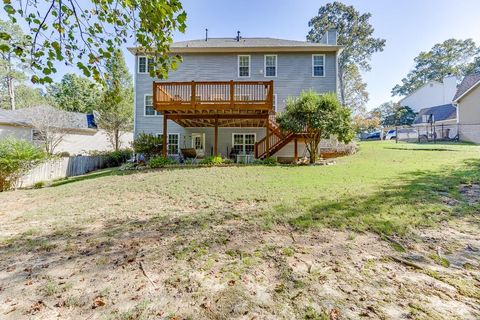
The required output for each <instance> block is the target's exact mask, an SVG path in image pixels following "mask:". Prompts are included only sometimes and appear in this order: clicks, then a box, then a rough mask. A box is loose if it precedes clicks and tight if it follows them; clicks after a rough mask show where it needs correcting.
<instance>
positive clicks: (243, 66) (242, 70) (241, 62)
mask: <svg viewBox="0 0 480 320" xmlns="http://www.w3.org/2000/svg"><path fill="white" fill-rule="evenodd" d="M238 76H239V77H250V56H238Z"/></svg>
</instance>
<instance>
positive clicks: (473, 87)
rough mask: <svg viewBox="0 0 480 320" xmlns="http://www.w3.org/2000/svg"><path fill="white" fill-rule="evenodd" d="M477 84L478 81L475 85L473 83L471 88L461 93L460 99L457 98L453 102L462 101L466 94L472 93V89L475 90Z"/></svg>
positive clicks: (479, 82) (478, 82)
mask: <svg viewBox="0 0 480 320" xmlns="http://www.w3.org/2000/svg"><path fill="white" fill-rule="evenodd" d="M479 84H480V80H479V81H477V82H476V83H474V84H473V86H471V87H470V88H469V89H468V90H467V91H465V92H464V93H462V95H461V96H460V97H458V98H457V99H455V100H454V102H459V101H460V99H462V98H463V97H464V96H465V95H466V94H467V93H469V92H470V91H472V90H473V89H475V88H476V87H477V86H478V85H479Z"/></svg>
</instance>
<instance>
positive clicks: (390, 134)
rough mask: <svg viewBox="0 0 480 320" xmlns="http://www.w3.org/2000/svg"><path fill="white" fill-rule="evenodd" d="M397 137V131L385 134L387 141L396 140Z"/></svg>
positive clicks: (389, 131)
mask: <svg viewBox="0 0 480 320" xmlns="http://www.w3.org/2000/svg"><path fill="white" fill-rule="evenodd" d="M396 137H397V131H396V130H388V132H387V133H386V134H385V140H394V139H395V138H396Z"/></svg>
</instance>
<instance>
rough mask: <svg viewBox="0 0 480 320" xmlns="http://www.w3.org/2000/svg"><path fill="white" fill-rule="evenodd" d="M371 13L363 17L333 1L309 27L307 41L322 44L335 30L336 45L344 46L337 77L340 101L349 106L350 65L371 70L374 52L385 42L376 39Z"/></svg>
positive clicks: (322, 9) (321, 8)
mask: <svg viewBox="0 0 480 320" xmlns="http://www.w3.org/2000/svg"><path fill="white" fill-rule="evenodd" d="M371 16H372V15H371V14H370V13H364V14H360V12H358V11H357V10H355V8H354V7H353V6H347V5H345V4H343V3H341V2H338V1H334V2H332V3H327V4H326V5H325V6H322V7H320V9H319V10H318V15H317V16H315V17H313V18H312V19H311V20H310V22H309V23H308V26H309V27H311V28H312V29H311V30H310V31H309V32H308V35H307V39H308V40H310V41H313V42H320V41H321V40H322V38H323V37H324V36H325V34H326V33H327V31H328V30H331V29H336V30H337V32H338V37H337V43H338V44H339V45H342V46H344V49H343V51H342V52H341V53H340V55H339V57H338V77H339V79H338V80H339V85H340V88H339V89H340V101H341V102H342V104H343V105H345V104H346V95H345V89H346V85H347V84H346V81H345V77H346V75H347V73H348V71H351V70H349V66H350V65H352V64H353V65H356V66H357V67H358V68H360V69H361V70H365V71H369V70H370V63H369V61H370V59H371V57H372V55H373V54H374V53H375V52H378V51H383V47H384V46H385V40H384V39H380V38H374V37H373V36H372V35H373V32H374V28H373V27H372V25H371V24H370V22H369V20H370V18H371Z"/></svg>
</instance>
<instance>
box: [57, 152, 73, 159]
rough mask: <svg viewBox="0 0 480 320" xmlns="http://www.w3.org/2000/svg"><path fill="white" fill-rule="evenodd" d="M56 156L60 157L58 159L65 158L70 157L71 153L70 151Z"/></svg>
mask: <svg viewBox="0 0 480 320" xmlns="http://www.w3.org/2000/svg"><path fill="white" fill-rule="evenodd" d="M56 156H58V157H63V158H66V157H70V152H68V151H62V152H58V153H57V154H56Z"/></svg>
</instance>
